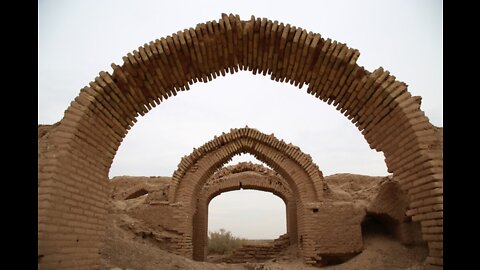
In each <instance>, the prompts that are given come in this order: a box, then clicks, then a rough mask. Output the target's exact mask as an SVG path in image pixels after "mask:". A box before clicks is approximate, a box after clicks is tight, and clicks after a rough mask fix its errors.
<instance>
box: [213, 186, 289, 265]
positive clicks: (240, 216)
mask: <svg viewBox="0 0 480 270" xmlns="http://www.w3.org/2000/svg"><path fill="white" fill-rule="evenodd" d="M286 222H287V220H286V205H285V203H284V201H283V200H282V199H281V198H280V197H278V196H276V195H274V194H272V193H270V192H264V191H258V190H248V189H242V190H238V191H229V192H225V193H222V194H220V195H218V196H217V197H215V198H213V199H212V200H211V201H210V203H209V206H208V231H209V232H219V231H220V230H222V229H223V230H226V231H229V232H231V234H232V235H233V236H236V237H239V238H243V239H245V240H246V241H245V242H244V244H245V245H258V246H262V245H263V246H266V245H269V244H272V243H273V240H275V239H278V238H279V237H280V236H282V235H285V234H286V232H287V224H286ZM218 255H219V254H213V252H209V253H208V256H207V260H208V261H217V262H218V261H219V256H218ZM225 255H227V254H225ZM228 255H231V254H228ZM224 257H228V256H224Z"/></svg>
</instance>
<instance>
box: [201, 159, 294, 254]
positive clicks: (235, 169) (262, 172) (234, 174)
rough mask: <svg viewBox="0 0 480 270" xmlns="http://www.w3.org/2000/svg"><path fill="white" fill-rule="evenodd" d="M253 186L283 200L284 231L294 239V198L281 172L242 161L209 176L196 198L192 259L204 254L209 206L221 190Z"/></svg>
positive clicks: (205, 251) (222, 191)
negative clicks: (284, 210)
mask: <svg viewBox="0 0 480 270" xmlns="http://www.w3.org/2000/svg"><path fill="white" fill-rule="evenodd" d="M240 189H254V190H260V191H267V192H271V193H273V194H275V195H277V196H278V197H280V198H281V199H282V200H283V202H284V203H285V208H286V217H287V228H286V229H287V234H288V235H289V237H290V239H293V240H295V239H296V238H297V227H296V226H297V216H296V199H295V196H294V194H293V192H292V190H291V189H290V187H289V184H288V183H287V181H285V180H284V179H283V178H282V177H281V175H279V174H278V173H276V172H275V171H273V170H271V169H268V168H266V167H264V166H262V165H260V164H253V163H249V162H242V163H239V164H237V165H233V166H227V167H224V168H222V169H220V170H219V171H217V172H216V173H215V174H214V175H212V177H210V178H209V179H208V181H207V182H206V183H205V185H204V186H203V188H202V191H201V193H200V195H199V196H198V197H197V198H198V201H197V213H196V215H195V217H194V220H193V230H194V232H193V258H194V259H195V260H200V261H203V260H205V258H206V256H207V231H208V226H207V225H208V205H209V204H210V201H211V200H212V199H213V198H215V197H216V196H218V195H220V194H221V193H224V192H228V191H233V190H240Z"/></svg>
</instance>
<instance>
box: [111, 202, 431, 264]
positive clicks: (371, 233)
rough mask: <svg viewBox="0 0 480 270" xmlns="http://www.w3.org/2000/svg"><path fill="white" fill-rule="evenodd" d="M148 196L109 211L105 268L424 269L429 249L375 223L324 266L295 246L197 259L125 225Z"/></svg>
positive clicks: (118, 205) (124, 203) (121, 204)
mask: <svg viewBox="0 0 480 270" xmlns="http://www.w3.org/2000/svg"><path fill="white" fill-rule="evenodd" d="M142 200H144V197H143V198H142V197H140V198H137V199H134V200H128V201H114V210H113V211H112V213H110V214H109V215H108V229H107V232H108V233H107V238H106V245H105V247H104V248H103V250H102V268H101V269H105V270H112V269H115V270H119V269H121V270H126V269H131V270H153V269H155V270H157V269H166V270H171V269H172V270H173V269H175V270H176V269H193V270H200V269H213V270H216V269H231V270H235V269H250V270H293V269H305V270H307V269H310V270H313V269H317V270H318V269H326V270H356V269H358V270H360V269H361V270H365V269H369V270H385V269H392V270H400V269H402V270H403V269H407V270H422V269H424V266H423V263H422V262H423V260H424V259H425V257H426V256H427V250H426V248H425V247H423V246H416V247H406V246H403V245H402V244H400V243H399V242H398V241H396V240H395V239H393V238H392V237H390V236H389V235H388V234H385V233H383V232H381V230H377V228H375V225H372V226H370V227H369V228H367V229H366V230H365V234H364V246H365V249H364V251H363V252H362V253H360V254H359V255H357V256H355V257H353V258H352V259H350V260H348V261H346V262H344V263H341V264H337V265H330V266H325V267H322V268H318V267H309V266H306V265H304V264H303V263H302V259H301V258H299V256H298V250H297V249H296V248H295V247H294V246H292V247H290V248H289V249H288V250H287V251H285V252H283V253H281V254H280V255H279V256H278V257H277V258H275V259H272V260H270V261H267V262H264V263H255V264H253V263H246V264H225V263H220V264H215V263H208V262H196V261H193V260H189V259H187V258H184V257H181V256H178V255H175V254H172V253H169V252H167V251H164V250H161V249H160V248H159V247H158V246H156V245H155V244H154V243H152V242H150V241H149V239H148V238H147V239H143V238H142V237H140V236H138V235H136V234H134V233H133V232H131V231H129V230H127V229H125V226H122V225H125V224H127V223H128V222H131V221H132V217H130V216H129V215H127V214H125V212H124V210H126V209H128V208H130V207H134V206H135V205H138V204H139V203H141V201H142Z"/></svg>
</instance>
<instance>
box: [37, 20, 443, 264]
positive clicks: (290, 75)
mask: <svg viewBox="0 0 480 270" xmlns="http://www.w3.org/2000/svg"><path fill="white" fill-rule="evenodd" d="M392 53H394V52H392ZM358 57H359V52H358V51H357V50H355V49H351V48H348V47H347V46H346V45H345V44H342V43H339V42H336V41H332V40H330V39H324V38H322V37H321V36H320V34H316V33H312V32H308V31H306V30H304V29H302V28H299V27H295V26H291V25H289V24H283V23H278V22H277V21H274V22H272V21H270V20H267V19H265V18H263V19H261V18H255V17H253V16H252V17H251V19H250V20H247V21H242V20H240V18H239V16H234V15H225V14H223V15H222V18H221V19H220V20H219V21H218V22H217V21H209V22H207V23H200V24H198V25H197V26H196V27H195V28H189V29H185V30H184V31H179V32H177V33H176V34H172V35H171V36H167V37H165V38H161V39H158V40H155V41H152V42H150V43H149V44H145V45H144V46H142V47H140V48H139V49H138V51H137V50H135V51H133V53H129V54H128V55H127V56H125V57H124V58H123V60H124V63H123V64H122V65H121V66H119V65H115V64H112V68H113V73H112V74H109V73H107V72H100V74H99V76H98V77H97V78H95V80H94V81H92V82H91V83H90V84H89V86H87V87H85V88H83V89H81V91H80V94H79V95H78V96H77V97H76V98H75V100H74V101H72V103H71V104H70V106H69V108H68V109H67V110H66V111H65V114H64V117H63V119H62V120H61V121H60V124H59V125H58V127H57V128H56V130H55V131H54V132H52V134H51V135H50V136H49V139H48V140H49V142H50V143H51V144H52V146H51V147H49V148H46V149H44V148H42V150H43V151H44V152H42V154H41V159H39V164H38V165H39V179H38V181H39V183H38V205H39V206H38V256H39V266H40V267H41V268H42V269H98V268H99V263H100V259H99V258H100V256H99V254H98V251H99V248H100V246H101V245H102V240H101V239H102V237H103V235H104V233H105V226H104V224H105V222H104V215H105V214H106V211H107V210H106V209H107V199H108V196H107V189H106V184H107V181H108V171H109V169H110V166H111V164H112V161H113V158H114V156H115V154H116V151H117V150H118V147H119V145H120V143H121V142H122V140H123V138H124V137H125V135H126V134H127V132H128V130H129V129H130V128H131V126H133V125H134V123H135V122H136V119H135V118H136V117H137V116H138V115H144V114H145V113H147V112H148V111H149V110H150V109H151V108H152V107H155V106H156V105H158V104H160V103H161V102H163V101H165V100H166V99H167V98H169V97H171V96H172V95H176V94H177V92H178V91H183V90H188V89H189V85H190V84H192V83H195V82H197V81H203V82H207V81H209V80H211V79H213V78H215V77H216V76H219V75H225V73H227V72H230V73H235V72H237V71H238V70H249V71H252V73H253V74H257V73H262V74H264V75H266V74H269V75H271V78H272V79H273V80H275V81H281V82H284V81H285V82H290V83H291V84H294V85H295V86H298V87H300V88H301V87H302V86H303V85H308V89H307V93H309V94H311V95H313V96H315V97H317V98H319V99H320V100H322V101H325V102H328V104H332V103H333V105H334V106H336V109H337V110H339V111H340V112H341V113H342V114H344V115H345V116H346V117H348V119H350V120H351V121H352V123H354V124H355V125H356V126H357V127H358V129H359V131H361V133H362V134H363V135H364V137H365V139H366V140H367V142H368V143H369V145H370V147H371V148H372V149H375V150H376V151H382V152H383V153H384V155H385V161H386V164H387V167H388V170H389V172H391V173H393V174H394V177H395V178H396V179H398V180H399V182H400V183H401V185H402V188H403V189H404V190H406V191H407V192H408V194H409V196H410V207H409V210H408V211H407V212H406V214H407V215H408V216H411V217H412V220H414V221H418V222H421V225H422V231H423V238H424V239H425V240H426V241H428V245H429V257H428V258H427V262H428V263H430V264H435V265H443V156H442V151H441V149H438V148H435V147H433V145H435V144H436V143H438V141H437V138H436V137H435V136H434V129H433V126H432V125H431V124H430V122H429V120H428V118H427V117H426V116H425V114H424V112H423V111H422V110H421V109H420V99H419V98H417V97H413V96H412V95H411V94H410V93H409V92H408V91H407V85H406V84H405V83H403V82H399V81H397V80H396V79H395V77H394V76H392V75H390V74H389V72H388V71H385V70H383V68H378V69H376V70H375V71H374V72H369V71H367V70H365V69H364V68H363V67H361V66H359V65H357V64H356V60H357V59H358ZM312 124H313V123H312Z"/></svg>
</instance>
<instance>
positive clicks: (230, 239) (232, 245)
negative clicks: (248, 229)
mask: <svg viewBox="0 0 480 270" xmlns="http://www.w3.org/2000/svg"><path fill="white" fill-rule="evenodd" d="M245 241H246V240H245V239H243V238H239V237H236V236H233V235H232V233H231V232H230V231H227V230H225V229H220V231H218V232H208V253H215V254H221V255H230V254H232V252H233V251H234V250H235V249H237V248H239V247H241V246H242V245H243V244H244V243H245Z"/></svg>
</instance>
